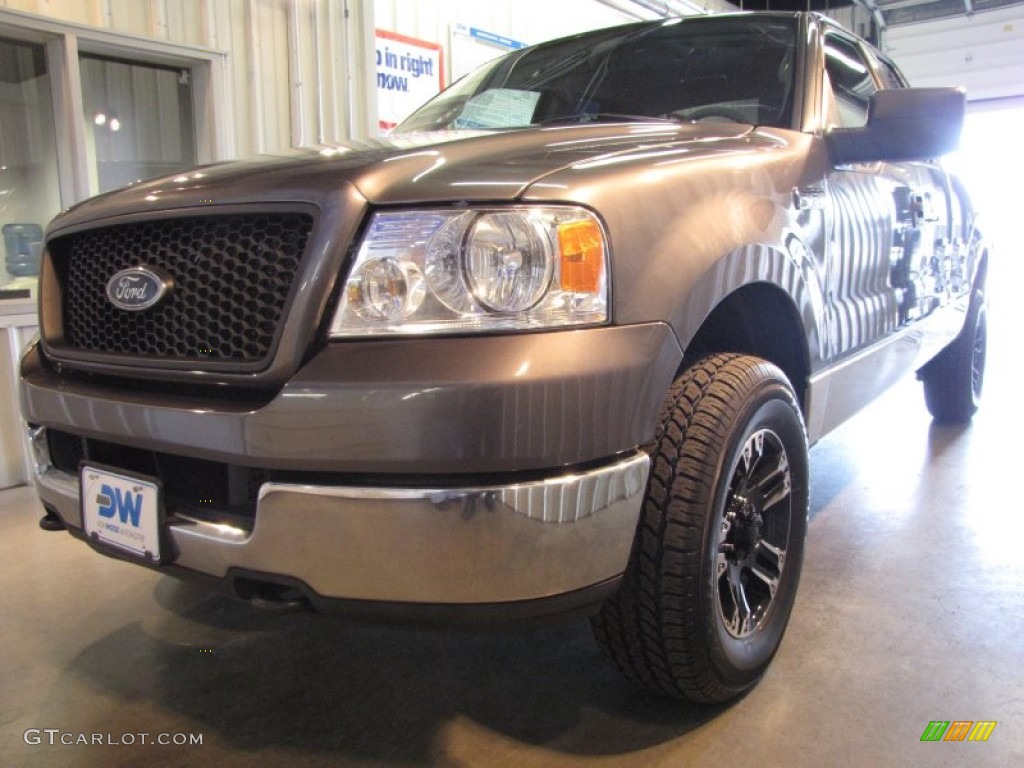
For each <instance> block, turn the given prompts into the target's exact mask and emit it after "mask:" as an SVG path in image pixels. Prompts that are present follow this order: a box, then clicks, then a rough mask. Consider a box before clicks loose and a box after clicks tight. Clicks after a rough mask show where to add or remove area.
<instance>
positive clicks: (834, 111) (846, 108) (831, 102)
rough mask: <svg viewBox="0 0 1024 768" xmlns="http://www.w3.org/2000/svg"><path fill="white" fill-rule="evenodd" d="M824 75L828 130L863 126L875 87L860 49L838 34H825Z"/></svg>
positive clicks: (866, 119)
mask: <svg viewBox="0 0 1024 768" xmlns="http://www.w3.org/2000/svg"><path fill="white" fill-rule="evenodd" d="M825 74H826V75H827V77H826V80H827V82H826V85H825V105H826V112H825V114H826V118H827V120H828V127H830V128H831V127H835V126H841V127H843V128H859V127H860V126H863V125H865V124H866V123H867V121H868V102H869V101H870V100H871V96H872V94H874V93H875V91H877V90H878V87H877V86H876V85H875V80H874V78H873V77H872V76H871V69H870V68H869V67H868V64H867V62H866V61H865V60H864V57H863V56H862V55H861V52H860V48H858V47H857V45H856V44H855V43H853V41H851V40H847V39H845V38H843V37H840V36H838V35H833V34H829V35H826V37H825Z"/></svg>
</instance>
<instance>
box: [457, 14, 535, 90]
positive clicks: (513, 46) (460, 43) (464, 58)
mask: <svg viewBox="0 0 1024 768" xmlns="http://www.w3.org/2000/svg"><path fill="white" fill-rule="evenodd" d="M525 47H526V43H522V42H520V41H519V40H513V39H512V38H510V37H506V36H505V35H499V34H497V33H496V32H488V31H487V30H485V29H478V28H477V27H471V26H469V25H468V24H453V25H452V26H451V52H452V81H453V82H454V81H455V80H458V79H459V78H460V77H462V76H463V75H465V74H467V73H469V72H472V71H473V70H474V69H476V68H477V67H479V66H480V65H481V64H485V63H486V62H488V61H490V60H491V59H494V58H497V57H498V56H501V55H502V54H505V53H508V52H509V51H518V50H519V49H520V48H525Z"/></svg>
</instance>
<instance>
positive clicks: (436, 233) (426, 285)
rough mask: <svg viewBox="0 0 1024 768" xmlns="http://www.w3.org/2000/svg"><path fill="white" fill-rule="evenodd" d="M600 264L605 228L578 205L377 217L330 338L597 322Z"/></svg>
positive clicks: (603, 271) (602, 312) (600, 315)
mask: <svg viewBox="0 0 1024 768" xmlns="http://www.w3.org/2000/svg"><path fill="white" fill-rule="evenodd" d="M607 259H608V254H607V246H606V237H605V234H604V229H603V228H602V227H601V224H600V222H599V221H598V220H597V218H596V217H595V216H594V215H593V214H591V213H589V212H588V211H585V210H584V209H582V208H572V207H555V206H545V207H530V206H517V207H505V208H499V207H494V208H474V209H470V210H465V209H459V210H452V209H443V210H442V209H438V210H424V211H400V212H384V213H377V214H374V216H373V218H372V219H371V220H370V224H369V227H368V228H367V231H366V234H365V235H364V237H363V240H362V242H361V243H360V246H359V251H358V253H357V254H356V258H355V261H354V262H353V264H352V266H351V268H350V270H349V276H348V279H347V280H346V282H345V289H344V291H343V293H342V299H341V304H340V306H339V307H338V309H337V311H336V313H335V315H334V319H333V321H332V322H331V329H330V332H331V336H333V337H343V336H370V335H378V334H408V333H465V332H468V331H489V330H517V329H531V328H550V327H558V326H565V325H584V324H592V323H602V322H604V321H605V320H607V319H608V286H607Z"/></svg>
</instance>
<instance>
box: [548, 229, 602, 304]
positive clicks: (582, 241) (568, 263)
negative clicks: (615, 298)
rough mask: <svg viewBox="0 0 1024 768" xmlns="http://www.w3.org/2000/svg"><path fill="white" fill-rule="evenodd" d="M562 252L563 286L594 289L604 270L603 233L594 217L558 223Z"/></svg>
mask: <svg viewBox="0 0 1024 768" xmlns="http://www.w3.org/2000/svg"><path fill="white" fill-rule="evenodd" d="M558 246H559V250H560V251H561V256H562V290H563V291H571V292H573V293H597V292H598V291H600V290H601V278H602V277H603V272H604V235H603V234H602V232H601V227H600V226H599V225H598V223H597V222H596V221H591V220H583V221H569V222H565V223H563V224H559V225H558Z"/></svg>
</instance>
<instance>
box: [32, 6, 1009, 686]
mask: <svg viewBox="0 0 1024 768" xmlns="http://www.w3.org/2000/svg"><path fill="white" fill-rule="evenodd" d="M964 110H965V96H964V94H963V92H962V91H960V90H958V89H955V88H949V89H946V88H932V89H914V88H909V87H907V84H906V81H905V80H904V77H903V76H902V75H901V74H900V72H899V70H898V69H897V68H896V66H895V65H894V64H893V62H892V61H890V60H889V59H888V58H886V56H884V55H883V54H881V53H880V52H879V51H878V50H875V49H874V48H873V47H872V46H870V45H869V44H867V43H866V42H864V41H863V40H860V39H858V38H857V37H855V36H854V35H852V34H850V33H849V32H847V31H845V30H844V29H843V28H841V27H840V26H838V25H836V24H835V23H833V22H832V21H830V20H828V19H827V18H825V17H822V16H819V15H815V14H808V13H766V14H737V15H722V16H704V17H689V18H682V19H671V20H668V21H661V22H644V23H637V24H632V25H628V26H624V27H618V28H612V29H603V30H599V31H595V32H589V33H585V34H581V35H577V36H574V37H569V38H566V39H562V40H557V41H554V42H548V43H544V44H541V45H537V46H534V47H530V48H525V49H522V50H519V51H515V52H513V53H510V54H509V55H507V56H505V57H503V58H499V59H497V60H496V61H494V62H492V63H489V64H486V65H484V66H483V67H481V68H480V69H478V70H476V71H474V72H473V73H471V74H469V75H468V76H466V77H465V78H463V79H461V80H459V81H458V82H457V83H455V84H454V85H453V86H451V87H450V88H449V89H447V90H445V91H443V92H442V93H441V94H439V95H438V96H437V97H435V98H434V99H433V100H431V101H430V102H428V103H427V104H426V105H425V106H423V107H422V108H421V109H420V110H418V111H417V112H415V113H414V114H413V115H412V116H411V117H409V118H408V119H407V120H406V121H404V122H403V123H402V124H401V125H399V126H398V128H397V130H395V131H394V132H393V133H392V134H391V135H389V136H387V137H384V138H380V139H375V140H369V141H366V142H364V143H361V144H355V143H354V144H351V145H345V146H334V147H326V148H323V149H322V150H320V151H309V152H307V153H305V154H304V155H301V156H292V157H261V158H255V159H250V160H243V161H239V162H231V163H226V164H220V165H214V166H209V167H204V168H199V169H197V170H194V171H188V172H183V173H179V174H175V175H173V176H168V177H165V178H158V179H155V180H150V181H145V182H141V183H137V184H135V185H132V186H129V187H127V188H125V189H122V190H119V191H115V192H112V193H109V194H106V195H103V196H100V197H96V198H93V199H90V200H87V201H85V202H83V203H81V204H79V205H77V206H75V207H73V208H71V209H70V210H68V211H66V212H63V213H62V214H61V215H59V216H58V217H57V218H56V219H55V220H54V221H53V222H52V223H51V224H50V226H49V228H48V231H47V233H46V235H45V247H44V250H43V255H42V264H41V269H42V274H41V281H40V304H39V313H40V314H39V316H40V340H39V342H38V343H37V344H35V345H34V346H32V347H31V348H30V349H29V350H28V351H27V353H26V354H25V355H24V358H23V360H22V364H21V390H20V392H21V403H22V410H23V414H24V417H25V420H26V423H27V429H28V435H29V440H30V443H31V446H32V449H33V455H34V459H35V462H36V478H35V483H36V486H37V488H38V494H39V498H40V499H41V501H42V504H43V507H44V508H45V510H46V516H45V517H44V518H43V519H42V520H41V525H42V526H43V527H44V528H48V529H66V530H67V531H69V532H70V533H71V534H72V535H74V536H76V537H78V538H80V539H83V540H85V541H86V542H88V544H89V545H91V546H92V547H93V548H94V549H96V550H97V551H99V552H102V553H104V554H107V555H111V556H114V557H118V558H121V559H123V560H126V561H131V562H134V563H136V564H138V565H141V566H145V567H148V568H153V569H157V570H159V571H160V572H162V573H167V574H170V575H172V576H177V577H182V578H192V579H198V580H200V581H202V582H204V583H206V584H208V585H210V586H211V587H212V588H214V589H217V590H221V591H223V592H226V593H228V594H231V595H234V596H236V597H238V598H241V599H244V600H249V601H251V602H252V603H253V604H254V605H256V606H259V607H263V608H268V609H277V610H292V609H302V608H308V609H313V610H317V611H338V612H342V613H345V614H347V615H349V616H353V617H361V618H367V617H369V618H374V619H378V620H384V621H396V620H397V621H407V622H413V623H418V622H428V623H435V624H436V623H442V624H446V625H447V624H466V623H469V624H474V623H478V622H482V623H505V622H528V621H536V620H539V619H545V620H546V619H549V618H552V617H561V618H566V617H580V616H589V617H590V619H591V621H592V625H593V629H594V632H595V635H596V638H597V640H598V643H599V645H600V646H601V647H602V648H603V650H604V651H605V652H606V653H607V654H608V655H609V656H610V657H611V658H612V659H613V660H614V661H615V662H616V663H617V664H618V666H619V667H621V669H622V670H623V672H625V674H626V675H627V676H629V677H630V678H631V679H633V680H634V681H636V682H637V683H639V684H640V685H641V686H644V687H646V688H648V689H651V690H653V691H657V692H661V693H663V694H668V695H670V696H675V697H679V698H684V699H688V700H691V701H697V702H722V701H726V700H728V699H730V698H733V697H735V696H737V695H739V694H740V693H742V692H743V691H744V690H746V689H748V688H750V687H751V686H752V685H754V684H755V683H756V682H757V681H758V679H759V678H760V677H761V675H762V673H763V672H764V670H765V669H766V667H767V666H768V664H769V663H770V661H771V659H772V658H773V656H774V654H775V653H776V651H777V649H778V647H779V644H780V642H781V639H782V636H783V632H784V630H785V628H786V624H787V621H788V618H789V616H790V613H791V609H792V606H793V603H794V599H795V596H796V593H797V583H798V580H799V576H800V569H801V562H802V559H803V551H804V541H805V534H806V530H807V518H808V446H809V445H811V444H813V443H814V442H815V441H816V440H818V439H819V438H821V437H822V436H823V435H825V434H826V433H828V432H829V431H830V430H832V429H833V428H835V427H836V426H837V425H839V424H840V423H842V422H843V421H844V420H845V419H847V418H848V417H850V416H851V415H853V414H855V413H856V412H857V411H858V410H859V409H861V408H862V407H863V406H865V405H867V404H868V403H870V402H871V401H872V399H873V398H875V397H876V396H877V395H878V394H879V393H881V392H882V391H883V390H884V389H885V388H886V387H888V386H889V385H890V384H891V383H893V382H894V381H896V380H897V379H899V378H900V377H901V376H904V375H906V374H908V373H909V372H911V371H916V372H917V374H918V376H919V377H920V378H921V379H922V380H923V383H924V395H925V401H926V405H927V407H928V408H929V409H930V411H931V413H932V414H933V416H934V417H935V418H936V419H939V420H945V421H965V420H968V419H970V418H971V417H972V415H973V414H974V412H975V410H976V408H977V407H978V400H979V397H980V395H981V390H982V382H983V373H984V363H985V348H986V316H985V275H986V272H987V265H988V258H989V251H990V249H989V246H988V244H987V242H986V240H985V238H984V237H983V234H982V232H981V230H980V229H979V227H978V226H977V222H976V216H975V212H974V210H973V208H972V206H971V203H970V200H969V199H968V196H967V194H966V193H965V190H964V189H963V187H962V186H961V184H960V183H959V182H958V181H957V179H955V178H953V177H952V176H951V175H950V174H948V173H947V172H946V171H945V170H944V169H943V167H942V166H941V165H940V164H939V163H938V162H937V161H936V158H939V157H940V156H942V155H943V154H945V153H948V152H950V151H951V150H952V149H954V148H955V146H956V144H957V142H958V140H959V132H960V128H961V124H962V121H963V116H964ZM865 448H866V449H867V450H870V446H865Z"/></svg>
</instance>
